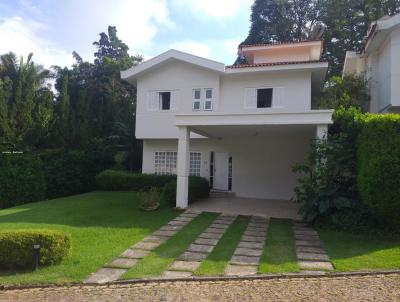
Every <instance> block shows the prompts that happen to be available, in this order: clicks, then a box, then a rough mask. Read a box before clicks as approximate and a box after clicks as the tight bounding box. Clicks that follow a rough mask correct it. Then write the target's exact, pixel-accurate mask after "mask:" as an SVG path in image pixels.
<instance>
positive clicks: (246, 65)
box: [226, 60, 327, 69]
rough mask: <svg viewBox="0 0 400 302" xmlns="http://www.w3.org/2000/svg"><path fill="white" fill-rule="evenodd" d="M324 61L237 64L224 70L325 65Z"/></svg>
mask: <svg viewBox="0 0 400 302" xmlns="http://www.w3.org/2000/svg"><path fill="white" fill-rule="evenodd" d="M326 62H327V61H324V60H311V61H286V62H270V63H257V64H239V65H228V66H226V68H230V69H232V68H250V67H267V66H275V65H293V64H310V63H326Z"/></svg>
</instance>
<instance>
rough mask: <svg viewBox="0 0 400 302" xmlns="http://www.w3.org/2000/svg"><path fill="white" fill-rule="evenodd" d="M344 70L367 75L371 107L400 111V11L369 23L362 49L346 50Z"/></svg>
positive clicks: (378, 109)
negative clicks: (358, 50) (357, 50)
mask: <svg viewBox="0 0 400 302" xmlns="http://www.w3.org/2000/svg"><path fill="white" fill-rule="evenodd" d="M343 74H344V75H345V74H359V75H363V76H365V79H366V80H367V82H368V87H369V90H370V96H371V102H370V108H369V111H371V112H395V113H400V14H397V15H395V16H393V17H388V16H385V17H383V18H381V19H379V20H378V21H376V22H374V23H372V24H371V25H370V27H369V30H368V35H367V39H366V41H365V43H364V46H363V48H362V50H361V52H359V53H356V52H354V51H348V52H346V59H345V62H344V66H343Z"/></svg>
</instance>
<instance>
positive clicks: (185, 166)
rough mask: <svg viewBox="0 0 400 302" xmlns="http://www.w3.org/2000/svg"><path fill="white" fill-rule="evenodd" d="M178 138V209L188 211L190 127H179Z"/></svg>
mask: <svg viewBox="0 0 400 302" xmlns="http://www.w3.org/2000/svg"><path fill="white" fill-rule="evenodd" d="M178 129H179V138H178V163H177V164H178V166H177V185H176V207H177V208H181V209H186V208H187V206H188V189H189V146H190V130H189V128H188V127H179V128H178Z"/></svg>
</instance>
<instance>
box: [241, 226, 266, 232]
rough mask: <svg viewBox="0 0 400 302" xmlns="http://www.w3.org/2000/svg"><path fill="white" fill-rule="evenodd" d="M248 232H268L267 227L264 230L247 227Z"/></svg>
mask: <svg viewBox="0 0 400 302" xmlns="http://www.w3.org/2000/svg"><path fill="white" fill-rule="evenodd" d="M246 231H249V232H266V231H267V228H265V227H262V228H257V227H247V229H246Z"/></svg>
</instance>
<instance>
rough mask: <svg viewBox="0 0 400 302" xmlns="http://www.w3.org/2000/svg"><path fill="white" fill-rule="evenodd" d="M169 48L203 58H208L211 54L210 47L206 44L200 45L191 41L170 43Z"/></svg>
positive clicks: (200, 43)
mask: <svg viewBox="0 0 400 302" xmlns="http://www.w3.org/2000/svg"><path fill="white" fill-rule="evenodd" d="M169 48H172V49H176V50H180V51H183V52H187V53H190V54H192V55H196V56H200V57H204V58H208V57H209V56H210V52H211V49H210V46H209V45H208V44H207V43H206V42H205V43H202V42H197V41H192V40H185V41H180V42H175V43H172V44H170V45H169Z"/></svg>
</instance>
